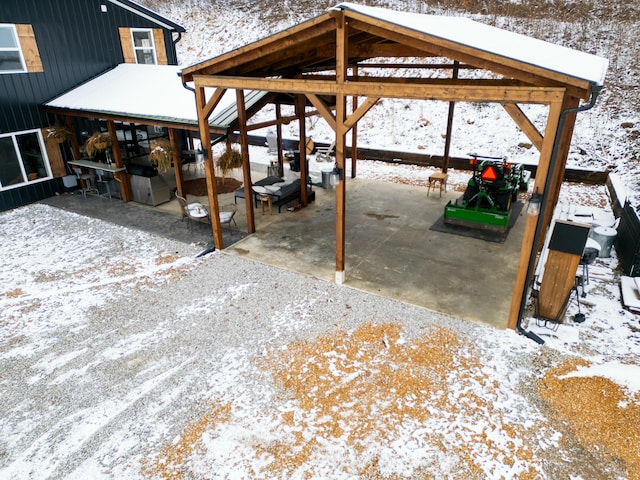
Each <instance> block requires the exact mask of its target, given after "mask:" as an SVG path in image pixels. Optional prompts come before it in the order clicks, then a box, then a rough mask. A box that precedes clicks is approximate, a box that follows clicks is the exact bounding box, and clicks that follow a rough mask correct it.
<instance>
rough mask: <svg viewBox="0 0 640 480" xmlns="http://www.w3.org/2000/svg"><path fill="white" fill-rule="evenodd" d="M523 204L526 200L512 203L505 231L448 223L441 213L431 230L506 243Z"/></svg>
mask: <svg viewBox="0 0 640 480" xmlns="http://www.w3.org/2000/svg"><path fill="white" fill-rule="evenodd" d="M523 206H524V202H515V203H512V204H511V218H510V219H509V225H508V226H507V229H506V230H505V231H504V232H496V231H493V230H485V229H482V228H472V227H466V226H463V225H450V224H448V223H444V215H441V216H440V218H438V220H436V223H434V224H433V225H431V228H429V230H432V231H434V232H443V233H451V234H453V235H462V236H463V237H472V238H478V239H480V240H485V241H487V242H494V243H504V241H505V240H506V239H507V237H508V236H509V232H510V231H511V228H512V227H513V226H514V225H515V224H516V221H517V220H518V217H519V216H520V212H521V211H522V207H523Z"/></svg>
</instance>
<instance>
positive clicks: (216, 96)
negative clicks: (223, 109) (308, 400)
mask: <svg viewBox="0 0 640 480" xmlns="http://www.w3.org/2000/svg"><path fill="white" fill-rule="evenodd" d="M226 91H227V90H226V89H225V88H217V89H216V91H215V92H213V95H211V98H210V99H209V101H207V104H206V105H205V106H204V108H203V109H202V114H203V115H204V116H205V118H209V117H210V116H211V114H212V113H213V111H214V110H215V108H216V107H217V106H218V104H219V103H220V100H222V97H223V96H224V94H225V92H226Z"/></svg>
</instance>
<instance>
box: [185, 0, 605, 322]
mask: <svg viewBox="0 0 640 480" xmlns="http://www.w3.org/2000/svg"><path fill="white" fill-rule="evenodd" d="M607 65H608V62H607V60H606V59H603V58H600V57H597V56H594V55H591V54H587V53H583V52H580V51H576V50H572V49H569V48H565V47H561V46H558V45H554V44H551V43H548V42H544V41H541V40H537V39H534V38H530V37H527V36H523V35H519V34H515V33H512V32H509V31H506V30H502V29H498V28H495V27H491V26H487V25H484V24H481V23H478V22H475V21H472V20H470V19H466V18H463V17H442V16H432V15H423V14H415V13H409V12H398V11H392V10H388V9H383V8H375V7H367V6H362V5H357V4H353V3H341V4H339V5H337V6H335V7H333V8H331V9H329V10H328V11H327V12H326V13H324V14H322V15H319V16H317V17H315V18H312V19H310V20H308V21H306V22H303V23H301V24H298V25H295V26H292V27H290V28H288V29H286V30H284V31H282V32H280V33H277V34H274V35H271V36H269V37H267V38H265V39H263V40H259V41H257V42H254V43H251V44H249V45H246V46H243V47H241V48H238V49H236V50H233V51H230V52H229V53H226V54H223V55H221V56H218V57H216V58H213V59H210V60H207V61H204V62H201V63H198V64H196V65H193V66H190V67H188V68H185V69H183V70H182V80H183V82H185V83H186V84H188V85H192V86H193V88H194V89H195V97H196V106H197V111H198V122H199V129H200V137H201V138H209V137H210V124H209V117H210V116H211V114H212V112H213V111H214V110H215V108H216V106H217V105H218V103H219V102H220V100H221V99H222V98H223V96H224V95H225V92H227V91H228V90H235V91H236V100H237V114H238V132H239V138H240V143H241V150H242V155H243V158H244V167H243V175H244V184H245V186H249V185H251V184H252V181H251V171H250V164H249V149H248V132H249V131H250V130H251V129H252V128H257V127H264V126H265V124H261V125H253V126H250V125H249V124H248V120H249V117H250V115H249V114H248V112H247V108H246V106H245V104H244V98H245V97H244V95H243V92H245V91H248V90H255V91H262V92H268V94H269V95H268V98H269V100H270V101H271V102H273V103H275V104H276V118H275V120H274V121H273V123H272V124H273V125H276V126H278V127H280V126H281V125H282V124H283V123H285V122H289V121H291V120H292V119H291V118H283V117H281V115H280V105H282V104H289V105H294V106H295V117H296V118H297V120H298V122H299V132H300V144H301V145H304V140H305V122H304V118H305V115H308V114H309V113H310V109H311V110H313V112H312V113H314V114H318V115H321V116H322V118H323V119H324V120H325V121H326V122H327V123H328V124H329V125H330V126H331V128H332V129H333V131H334V132H335V142H336V143H335V146H336V148H335V154H336V169H337V171H338V172H339V173H342V172H344V170H345V162H346V159H347V158H348V157H349V156H350V157H351V159H352V172H353V173H352V174H355V162H356V159H357V125H358V122H359V120H360V119H362V118H363V117H364V116H365V115H366V114H367V112H368V111H369V110H370V109H371V108H372V107H373V106H374V105H375V104H376V103H377V102H378V101H379V100H380V99H382V98H402V99H419V100H438V101H443V102H449V105H453V104H454V103H455V102H480V103H494V104H499V105H501V106H502V107H503V108H504V109H505V110H506V111H507V112H508V113H509V115H510V116H511V118H512V119H513V121H514V122H515V124H516V125H517V127H519V128H520V129H521V130H522V132H524V134H525V135H526V136H527V137H528V138H529V139H530V141H531V143H532V144H533V145H534V146H535V147H536V148H537V149H538V150H539V152H540V157H539V162H538V166H537V174H536V177H535V184H534V189H535V191H536V192H537V193H539V194H540V195H541V196H542V208H541V209H540V213H539V214H537V215H527V216H526V226H525V233H524V238H523V242H522V247H521V252H520V260H519V268H518V273H517V276H516V281H515V285H514V289H513V293H512V300H511V308H510V313H509V321H508V326H509V327H510V328H516V327H517V326H518V325H519V320H520V317H521V315H522V309H523V304H524V303H525V300H526V290H527V284H528V281H529V280H530V277H531V275H532V268H531V266H532V264H533V263H534V262H535V258H536V252H537V250H538V249H539V248H540V244H541V243H542V241H543V239H544V234H545V232H546V230H547V229H548V227H549V225H550V223H551V219H552V214H553V210H554V207H555V204H556V203H557V200H558V195H559V191H560V186H561V183H562V179H563V174H564V170H565V165H566V160H567V156H568V153H569V147H570V143H571V138H572V135H573V129H574V125H575V119H576V114H577V113H578V112H579V111H582V110H586V109H588V108H591V107H592V106H593V105H594V104H595V101H596V98H597V96H598V92H599V91H600V90H601V88H602V87H603V84H604V77H605V74H606V70H607ZM265 98H266V97H265ZM526 104H540V105H546V106H547V107H548V109H547V119H546V125H545V126H544V128H543V129H542V131H540V130H539V129H538V128H537V127H536V125H534V123H533V122H532V121H531V120H530V119H529V118H528V117H527V115H526V114H525V112H524V111H523V109H522V108H521V105H526ZM451 112H453V110H452V109H451ZM451 116H452V115H450V120H449V127H448V128H447V139H446V143H445V145H449V144H450V140H451V135H452V131H451ZM278 131H280V128H278ZM348 135H350V136H351V146H352V150H351V151H350V152H347V149H346V144H347V136H348ZM278 138H279V142H281V138H280V135H278ZM205 147H207V146H206V145H205ZM305 155H306V152H305V149H300V156H301V160H300V174H301V177H302V178H306V175H307V172H306V161H305ZM445 159H446V152H445ZM445 168H446V162H445ZM205 171H206V175H207V183H208V187H209V203H210V206H211V207H212V209H216V208H217V192H216V182H215V176H214V175H215V173H214V168H213V162H212V160H211V151H209V152H208V155H207V156H206V159H205ZM335 192H336V219H335V221H336V226H335V232H336V255H335V261H336V282H337V283H342V282H343V281H344V279H345V255H346V253H347V252H345V207H346V182H345V181H344V178H343V176H342V177H341V181H339V183H338V184H337V186H336V190H335ZM301 196H302V203H303V205H305V206H306V203H307V198H306V189H304V188H303V189H302V193H301ZM245 201H246V202H247V208H246V211H247V225H248V232H249V233H253V232H254V231H255V221H254V215H253V208H252V205H251V196H250V195H247V196H246V198H245ZM212 218H213V219H217V218H218V216H217V215H212ZM213 234H214V240H215V243H216V246H217V247H218V248H223V245H222V231H221V226H220V224H219V222H218V221H214V222H213ZM532 260H533V261H532Z"/></svg>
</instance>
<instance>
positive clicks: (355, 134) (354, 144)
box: [351, 66, 358, 178]
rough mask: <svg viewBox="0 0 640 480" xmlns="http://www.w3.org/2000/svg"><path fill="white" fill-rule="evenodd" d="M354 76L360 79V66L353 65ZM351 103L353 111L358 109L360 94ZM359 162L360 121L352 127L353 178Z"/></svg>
mask: <svg viewBox="0 0 640 480" xmlns="http://www.w3.org/2000/svg"><path fill="white" fill-rule="evenodd" d="M352 73H353V78H354V79H355V80H356V81H357V80H358V67H357V66H355V67H353V72H352ZM351 98H352V104H351V113H354V112H355V111H356V110H357V109H358V96H357V95H354V96H353V97H351ZM357 163H358V122H356V123H355V124H354V125H353V127H352V128H351V178H356V164H357Z"/></svg>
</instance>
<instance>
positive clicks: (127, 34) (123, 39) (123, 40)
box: [118, 27, 136, 63]
mask: <svg viewBox="0 0 640 480" xmlns="http://www.w3.org/2000/svg"><path fill="white" fill-rule="evenodd" d="M118 31H119V32H120V46H121V47H122V56H123V57H124V63H136V55H135V53H134V51H133V40H132V39H131V29H130V28H127V27H120V28H118Z"/></svg>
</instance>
